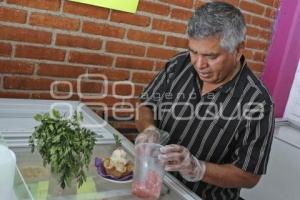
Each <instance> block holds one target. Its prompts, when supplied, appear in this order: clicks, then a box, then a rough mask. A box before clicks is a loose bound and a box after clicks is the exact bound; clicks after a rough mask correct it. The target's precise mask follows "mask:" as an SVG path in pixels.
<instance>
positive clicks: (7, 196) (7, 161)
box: [0, 144, 16, 200]
mask: <svg viewBox="0 0 300 200" xmlns="http://www.w3.org/2000/svg"><path fill="white" fill-rule="evenodd" d="M0 158H1V159H0V200H11V199H13V195H14V189H13V186H14V178H15V169H16V156H15V153H14V152H13V151H11V150H10V149H8V148H7V147H6V146H4V145H1V144H0Z"/></svg>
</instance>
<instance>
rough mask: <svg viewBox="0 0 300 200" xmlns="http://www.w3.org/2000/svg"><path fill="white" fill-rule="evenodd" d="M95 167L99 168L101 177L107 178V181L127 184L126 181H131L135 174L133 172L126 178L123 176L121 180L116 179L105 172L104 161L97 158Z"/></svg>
mask: <svg viewBox="0 0 300 200" xmlns="http://www.w3.org/2000/svg"><path fill="white" fill-rule="evenodd" d="M95 167H96V168H97V172H98V174H99V175H100V176H102V177H103V178H105V179H109V180H113V181H119V182H125V181H129V180H131V179H132V178H133V173H132V172H131V173H130V174H128V175H126V176H122V177H120V178H116V177H114V176H111V175H108V174H106V171H105V169H104V166H103V161H102V159H101V158H99V157H96V158H95Z"/></svg>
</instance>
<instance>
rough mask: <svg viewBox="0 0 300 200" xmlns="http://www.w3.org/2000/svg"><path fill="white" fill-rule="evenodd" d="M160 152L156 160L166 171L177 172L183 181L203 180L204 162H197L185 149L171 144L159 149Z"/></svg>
mask: <svg viewBox="0 0 300 200" xmlns="http://www.w3.org/2000/svg"><path fill="white" fill-rule="evenodd" d="M160 152H161V154H160V155H159V156H158V158H159V159H160V161H162V162H163V164H164V165H165V170H166V171H179V172H180V174H181V176H182V177H183V178H184V179H186V180H187V181H191V182H196V181H200V180H202V179H203V176H204V174H205V171H206V165H205V162H204V161H200V160H198V159H197V158H196V157H195V156H193V155H192V154H191V153H190V151H189V150H188V149H187V148H185V147H183V146H180V145H176V144H171V145H166V146H164V147H161V148H160Z"/></svg>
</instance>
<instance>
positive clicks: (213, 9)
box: [188, 2, 246, 52]
mask: <svg viewBox="0 0 300 200" xmlns="http://www.w3.org/2000/svg"><path fill="white" fill-rule="evenodd" d="M245 34H246V24H245V19H244V16H243V14H242V13H241V11H240V10H239V9H238V8H235V7H234V6H232V5H230V4H227V3H224V2H212V3H206V4H204V5H203V6H201V7H199V8H197V9H196V10H195V13H194V14H193V16H192V18H191V19H190V20H189V22H188V36H189V37H190V38H195V39H197V38H205V37H209V36H219V37H220V38H221V43H220V45H221V47H222V48H224V49H226V50H228V51H229V52H233V51H234V50H235V48H236V47H237V46H238V45H239V44H240V43H241V42H242V41H244V40H245Z"/></svg>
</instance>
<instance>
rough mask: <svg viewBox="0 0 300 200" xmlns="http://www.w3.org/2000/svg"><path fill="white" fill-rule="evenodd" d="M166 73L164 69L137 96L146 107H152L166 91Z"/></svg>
mask: <svg viewBox="0 0 300 200" xmlns="http://www.w3.org/2000/svg"><path fill="white" fill-rule="evenodd" d="M166 80H167V72H166V69H163V70H162V71H160V72H159V73H158V74H157V75H156V77H155V78H154V79H153V80H152V82H151V83H150V84H149V85H148V86H147V87H146V88H145V89H144V91H143V92H142V94H141V95H140V96H139V100H140V101H141V102H142V103H143V104H144V105H147V106H150V107H152V106H154V105H157V103H158V102H159V101H160V100H161V99H162V97H163V95H164V93H165V90H166V89H167V86H166V85H167V81H166Z"/></svg>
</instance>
